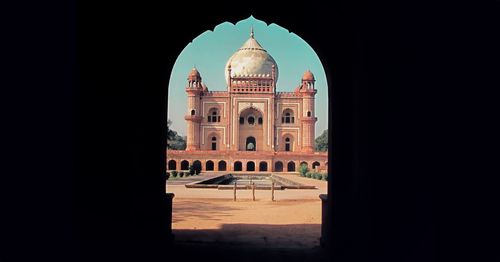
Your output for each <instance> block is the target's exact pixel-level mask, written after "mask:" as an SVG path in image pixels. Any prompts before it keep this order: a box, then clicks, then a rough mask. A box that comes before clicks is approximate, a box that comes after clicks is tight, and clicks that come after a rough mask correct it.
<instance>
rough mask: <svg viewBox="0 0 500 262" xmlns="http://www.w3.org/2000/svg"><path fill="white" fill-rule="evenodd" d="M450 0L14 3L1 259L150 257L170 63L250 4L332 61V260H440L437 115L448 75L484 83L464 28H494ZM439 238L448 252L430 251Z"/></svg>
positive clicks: (160, 209)
mask: <svg viewBox="0 0 500 262" xmlns="http://www.w3.org/2000/svg"><path fill="white" fill-rule="evenodd" d="M497 7H498V6H497ZM449 8H451V7H450V6H436V5H434V4H433V5H432V6H417V5H413V4H411V3H408V4H406V5H403V4H396V3H381V2H379V1H367V2H366V3H365V2H363V1H334V2H333V3H329V5H328V6H326V5H324V4H323V3H321V2H319V1H315V2H311V1H308V2H304V3H300V4H295V3H286V4H283V5H278V4H271V2H266V3H260V4H259V3H254V4H253V5H251V4H242V5H238V4H235V3H234V1H233V2H231V3H217V4H215V3H213V2H212V1H205V2H204V3H194V2H192V1H189V2H186V1H184V2H178V3H176V5H175V6H174V5H172V4H170V3H169V2H168V1H164V3H162V4H160V3H156V4H150V3H144V2H136V3H121V2H120V3H118V2H117V3H109V2H108V3H103V2H98V3H89V2H87V1H80V2H77V3H75V2H64V3H60V4H46V3H44V4H39V6H30V8H27V7H25V6H22V7H20V10H22V13H23V14H24V15H25V16H26V18H24V17H22V18H18V17H16V18H17V19H16V20H15V23H13V25H14V26H13V27H12V28H13V29H12V28H10V31H12V32H11V33H13V35H14V37H12V39H15V40H18V39H19V40H20V41H19V42H20V44H17V45H16V46H14V45H12V46H11V47H17V48H20V49H22V51H21V52H19V53H12V54H13V55H12V57H10V56H9V57H7V59H10V60H8V61H11V62H10V63H9V65H10V67H11V68H18V67H19V68H22V70H19V73H18V74H10V75H9V76H10V77H12V78H13V80H14V81H13V82H15V83H16V84H15V85H6V86H9V87H12V88H7V89H8V91H9V92H12V93H13V94H14V95H16V96H17V97H19V98H20V99H19V100H20V101H21V103H17V102H16V103H13V105H10V104H9V103H2V106H4V105H5V106H6V107H5V110H3V112H15V114H8V117H6V118H5V119H7V120H12V121H9V123H10V122H12V124H9V125H5V126H6V128H5V130H7V131H9V130H11V129H10V128H11V127H15V128H14V129H12V131H11V133H10V135H8V136H5V137H7V138H11V137H15V138H16V139H15V140H14V139H7V140H9V141H7V142H9V143H6V145H5V146H4V148H5V149H7V151H8V152H9V155H10V156H14V157H15V159H16V160H15V161H14V160H13V161H10V158H7V160H8V161H6V162H7V163H6V165H5V166H6V167H9V168H10V167H11V168H12V170H14V171H13V172H9V173H8V175H6V176H5V177H6V178H8V179H9V178H10V179H12V180H13V181H14V182H19V184H20V185H21V186H20V188H19V190H17V189H16V190H15V192H14V197H12V196H10V197H3V198H2V199H3V200H7V201H5V202H6V205H5V206H6V207H8V208H10V209H8V210H9V211H6V212H4V214H6V215H5V217H6V218H7V222H5V223H4V225H6V227H5V230H3V231H2V237H4V238H5V241H2V243H6V244H5V246H4V247H5V248H4V250H5V252H3V253H2V254H1V255H2V256H4V257H5V260H6V261H16V260H17V261H28V260H31V261H33V260H43V259H42V258H48V259H51V260H52V261H79V260H81V261H89V260H90V261H101V260H102V261H118V260H122V261H126V260H131V261H137V260H140V261H148V260H149V258H151V257H159V256H160V255H162V256H163V255H165V252H164V251H165V249H163V248H164V246H160V245H163V242H161V241H162V236H163V235H164V234H163V233H164V231H162V230H165V227H164V223H163V221H162V220H163V219H164V217H165V213H164V212H165V210H164V203H163V198H162V197H163V196H162V194H163V191H164V186H163V185H164V182H165V181H164V179H163V178H162V174H163V172H164V171H165V161H164V159H165V152H164V148H165V133H166V132H165V131H166V123H165V116H166V113H167V112H166V108H167V105H166V101H167V100H166V98H167V97H166V94H167V90H166V87H167V86H168V83H167V81H168V77H169V73H170V70H171V68H172V66H173V64H174V62H175V59H176V57H177V55H178V54H179V53H180V51H181V50H182V49H183V48H184V46H185V45H186V44H187V43H188V42H189V41H191V40H192V39H193V38H194V37H196V36H197V35H198V34H200V33H202V32H203V31H205V30H206V29H213V28H214V26H215V25H217V24H219V23H221V22H223V21H230V22H233V23H234V22H237V21H238V20H241V19H244V18H247V17H248V16H249V15H250V14H252V15H253V16H254V17H256V18H257V19H261V20H264V21H266V22H274V23H277V24H279V25H281V26H283V27H285V28H288V29H289V30H290V31H292V32H294V33H296V34H298V35H299V36H301V37H302V38H303V39H304V40H306V41H307V42H308V43H309V44H310V45H311V46H312V47H313V48H314V50H315V51H316V52H317V53H318V55H319V57H320V59H321V61H322V63H323V65H324V67H325V69H326V71H327V75H328V81H329V85H330V88H331V89H330V90H332V92H330V93H329V95H332V96H331V98H330V101H331V104H330V109H331V112H330V116H331V117H332V119H330V121H329V124H330V126H329V129H330V130H333V132H329V134H331V135H332V136H333V137H330V139H331V141H333V150H332V151H330V155H329V157H330V160H329V163H330V165H331V166H330V168H329V170H331V171H332V172H333V175H332V176H331V179H332V180H331V181H330V183H329V192H330V196H332V198H333V201H332V202H331V203H330V205H331V211H332V212H333V218H332V219H331V222H332V232H333V234H332V235H333V236H334V238H333V245H332V246H331V248H330V249H329V250H330V251H334V257H336V258H337V261H434V260H440V261H441V260H443V259H444V260H447V259H448V258H449V256H450V255H452V256H453V253H450V252H453V250H454V248H448V247H447V246H446V245H444V244H443V238H438V237H437V236H436V228H435V227H436V224H435V221H436V220H435V216H436V212H437V211H436V210H438V209H441V208H442V207H443V206H438V203H437V202H436V201H435V199H434V197H435V194H434V193H435V189H436V188H438V189H440V190H446V189H447V188H446V187H438V186H437V185H436V183H437V182H438V181H439V179H440V176H441V175H442V174H443V173H446V171H448V170H449V168H450V165H449V166H447V168H446V169H443V168H442V167H441V166H440V163H441V162H442V161H445V160H447V159H449V157H448V158H447V156H446V155H444V153H442V152H445V146H444V145H446V142H448V143H449V144H450V145H452V144H453V143H452V141H451V140H446V139H449V138H450V136H452V137H453V134H455V133H454V132H448V133H446V132H444V131H443V130H442V129H441V128H443V127H445V126H446V125H448V124H449V123H450V122H451V120H453V113H454V112H452V110H451V109H450V108H451V107H450V106H448V105H451V106H453V105H456V103H457V102H453V101H454V100H452V99H449V98H450V96H449V94H454V93H453V92H450V91H451V88H450V86H452V87H453V88H454V90H455V91H456V88H457V87H458V86H464V84H467V85H470V86H477V84H487V78H485V77H481V78H473V77H472V75H473V73H476V71H474V70H473V69H471V70H469V71H467V70H464V69H463V68H464V67H462V64H461V63H463V61H464V60H463V59H465V60H466V61H467V59H469V60H472V59H473V58H472V57H481V55H483V56H484V55H486V54H484V53H482V54H481V53H480V52H481V50H482V49H480V48H478V49H475V50H476V52H479V53H476V55H475V56H467V55H464V54H463V50H464V48H463V47H464V46H465V45H464V41H466V39H464V38H462V37H458V36H461V35H463V34H464V33H470V32H471V31H474V32H480V33H481V34H480V33H474V35H475V36H476V37H483V35H484V36H489V35H491V34H488V32H492V31H488V30H486V29H484V30H482V31H481V30H480V31H477V30H478V29H477V28H476V27H471V26H470V25H471V24H470V23H469V22H470V21H469V20H467V19H466V18H467V16H458V15H456V16H452V15H449V12H448V10H449ZM453 8H457V7H456V6H453ZM453 8H452V9H453ZM463 9H464V10H465V9H467V8H466V7H463ZM235 10H236V11H235ZM491 10H498V8H497V9H494V8H493V9H491ZM491 12H492V13H494V12H493V11H491ZM447 15H448V16H447ZM450 17H451V18H452V20H450V19H448V18H450ZM489 17H494V16H489ZM496 17H498V16H496ZM464 19H465V20H464ZM469 19H470V17H469ZM461 21H469V22H461ZM495 21H496V22H498V19H493V18H491V19H489V20H488V18H487V16H484V17H481V19H478V20H475V22H476V23H484V24H490V25H491V24H495V23H494V22H495ZM457 25H458V26H457ZM454 26H455V27H454ZM456 28H460V29H456ZM473 29H474V30H473ZM10 31H9V32H10ZM464 31H465V32H464ZM31 33H32V34H33V35H34V37H33V38H31V37H26V35H27V34H31ZM482 33H484V34H482ZM23 37H24V38H23ZM482 40H484V41H480V42H481V43H482V47H484V46H485V45H486V46H488V45H489V46H495V45H494V43H495V42H494V41H493V39H492V38H487V37H485V39H482ZM461 45H462V46H461ZM9 50H10V49H9ZM479 54H481V55H479ZM473 64H474V65H476V66H477V65H478V64H479V63H473ZM27 65H28V66H27ZM25 67H26V68H27V69H24V68H25ZM476 70H478V69H476ZM489 70H491V68H490V69H489ZM9 72H10V71H9ZM487 72H493V71H487ZM27 76H29V77H27ZM457 76H460V77H457ZM479 80H480V82H477V81H479ZM468 94H470V93H468ZM5 97H7V96H5ZM444 105H447V106H444ZM453 131H455V130H453ZM441 137H446V139H445V138H443V139H441ZM17 138H19V139H17ZM443 143H445V144H443ZM2 184H3V185H10V183H2ZM4 192H6V191H4V190H2V194H3V193H4ZM439 204H442V203H441V202H439ZM445 206H446V207H449V204H447V205H445ZM446 222H447V225H450V224H451V225H457V224H458V223H457V222H453V220H449V221H446ZM447 233H450V234H451V236H456V235H457V233H456V231H454V230H450V231H449V232H447ZM451 243H458V240H455V242H453V241H451ZM438 244H440V245H438ZM437 246H439V250H437V248H436V247H437ZM443 250H444V251H443ZM167 251H168V248H167ZM438 251H439V252H438ZM447 251H449V252H447ZM440 252H441V253H446V255H447V257H446V256H445V257H440V259H435V258H436V256H437V254H438V253H440ZM455 256H457V255H455ZM0 258H3V257H0ZM138 258H140V259H138ZM0 260H1V259H0ZM168 260H171V257H170V258H169V257H168V256H167V257H164V258H162V261H168Z"/></svg>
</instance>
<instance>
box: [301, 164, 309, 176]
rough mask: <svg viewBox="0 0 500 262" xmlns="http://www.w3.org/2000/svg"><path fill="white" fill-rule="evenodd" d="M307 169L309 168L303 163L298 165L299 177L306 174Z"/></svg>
mask: <svg viewBox="0 0 500 262" xmlns="http://www.w3.org/2000/svg"><path fill="white" fill-rule="evenodd" d="M307 171H309V168H307V165H305V164H302V165H300V167H299V173H300V176H301V177H305V176H306V174H307Z"/></svg>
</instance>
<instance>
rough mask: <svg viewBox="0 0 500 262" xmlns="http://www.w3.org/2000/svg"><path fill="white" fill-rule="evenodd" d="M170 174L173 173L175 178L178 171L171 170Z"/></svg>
mask: <svg viewBox="0 0 500 262" xmlns="http://www.w3.org/2000/svg"><path fill="white" fill-rule="evenodd" d="M170 174H171V175H172V177H173V178H176V177H177V171H175V170H174V171H172V172H170Z"/></svg>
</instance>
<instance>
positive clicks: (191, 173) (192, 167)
mask: <svg viewBox="0 0 500 262" xmlns="http://www.w3.org/2000/svg"><path fill="white" fill-rule="evenodd" d="M195 169H196V168H195V166H194V165H190V166H189V174H190V175H194V174H195V172H196V170H195Z"/></svg>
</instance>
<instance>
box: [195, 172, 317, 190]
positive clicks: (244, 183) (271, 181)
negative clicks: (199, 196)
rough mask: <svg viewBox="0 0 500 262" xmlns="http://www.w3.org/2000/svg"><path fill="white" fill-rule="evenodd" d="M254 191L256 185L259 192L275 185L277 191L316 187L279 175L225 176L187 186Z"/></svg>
mask: <svg viewBox="0 0 500 262" xmlns="http://www.w3.org/2000/svg"><path fill="white" fill-rule="evenodd" d="M235 185H236V187H237V189H252V186H253V185H255V189H257V190H270V189H271V187H272V186H273V185H274V189H275V190H284V189H316V187H315V186H310V185H304V184H300V183H297V182H295V181H292V180H290V179H288V178H285V177H283V176H279V175H274V174H270V175H251V174H225V175H220V176H216V177H212V178H207V179H204V180H201V181H196V182H192V183H189V184H186V185H185V186H186V187H187V188H211V189H219V190H223V189H233V188H234V186H235Z"/></svg>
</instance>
